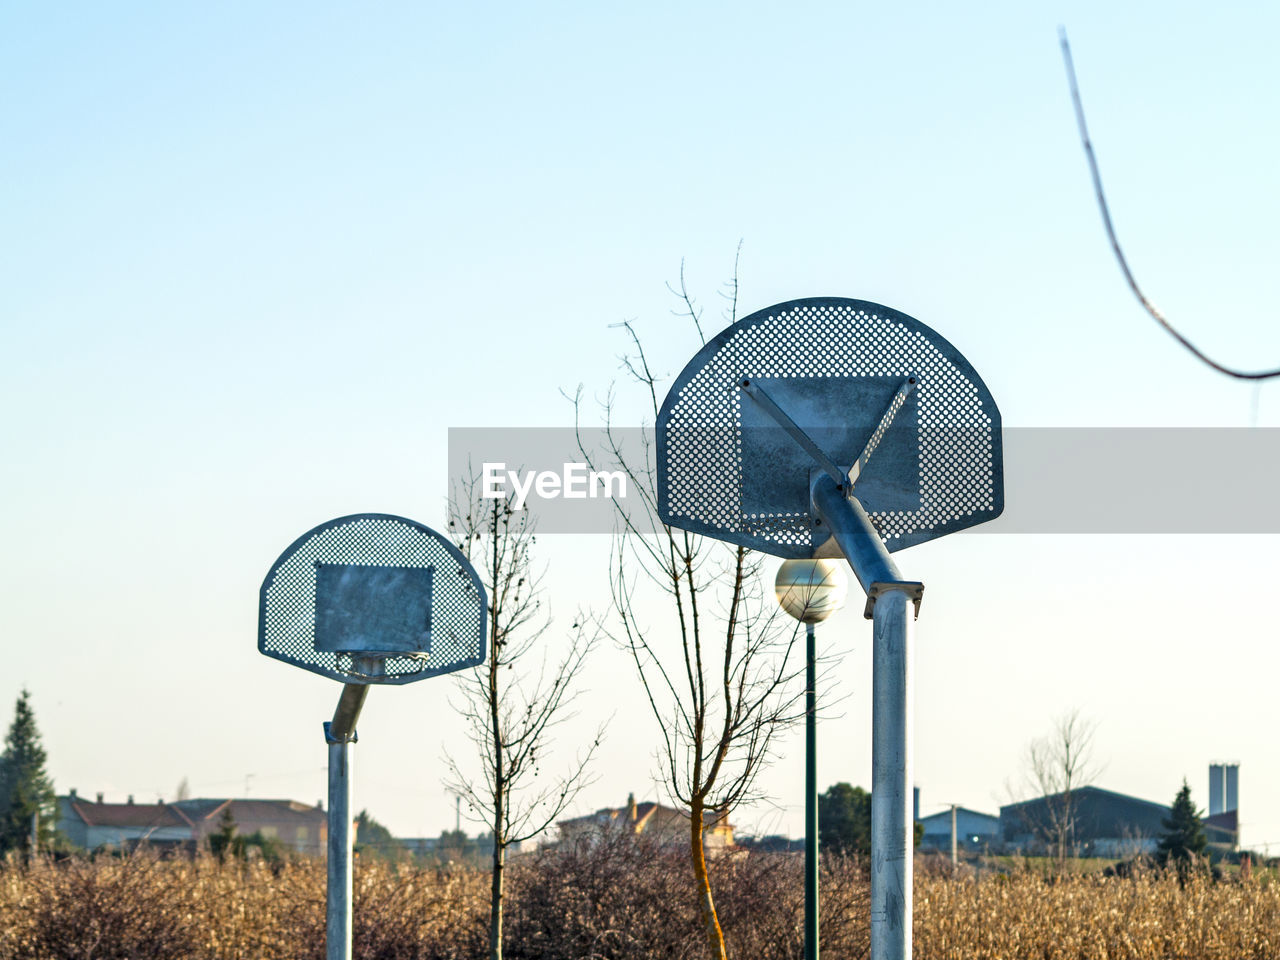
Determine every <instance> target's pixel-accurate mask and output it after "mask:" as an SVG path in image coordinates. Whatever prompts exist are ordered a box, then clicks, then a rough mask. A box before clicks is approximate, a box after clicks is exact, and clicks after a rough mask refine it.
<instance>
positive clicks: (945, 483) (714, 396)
mask: <svg viewBox="0 0 1280 960" xmlns="http://www.w3.org/2000/svg"><path fill="white" fill-rule="evenodd" d="M732 329H733V328H731V330H732ZM930 333H932V331H929V330H928V328H927V327H924V325H923V324H920V323H919V322H918V321H915V320H912V319H911V318H910V317H907V316H905V315H903V314H899V313H897V311H894V310H890V309H889V308H880V307H878V306H877V305H875V304H869V303H866V302H864V301H856V300H837V299H822V300H818V299H815V300H807V301H793V302H792V303H790V304H781V305H779V306H778V307H773V308H769V309H768V310H764V311H761V312H760V313H759V314H757V315H755V317H754V318H748V319H747V320H746V321H744V322H743V324H742V325H740V327H739V328H738V329H737V330H736V332H733V333H732V335H731V336H730V337H729V339H728V340H727V341H726V342H725V343H723V344H722V345H721V346H720V348H719V349H718V350H717V351H716V352H715V354H714V355H713V356H712V357H710V358H709V359H708V360H707V361H706V362H705V365H704V366H703V367H702V368H701V369H700V370H697V371H696V372H694V373H693V375H692V376H690V377H689V379H688V380H687V382H684V383H680V382H679V381H677V384H676V386H675V387H673V393H674V395H675V397H676V399H675V402H674V403H672V400H671V398H668V401H667V404H668V406H667V409H666V411H665V412H664V419H663V420H662V421H661V422H660V423H659V432H660V433H662V432H663V431H665V443H664V444H663V445H662V452H663V454H664V456H665V463H664V464H663V466H665V476H666V484H665V488H664V492H665V498H664V506H665V508H666V512H667V516H668V517H669V518H670V521H671V522H672V523H673V524H675V525H677V526H683V525H684V524H683V523H681V521H682V520H685V521H690V523H689V526H690V528H696V529H701V530H703V531H705V532H708V533H710V534H711V535H713V536H714V535H717V534H718V533H722V534H725V536H724V537H723V539H729V540H732V541H733V542H736V543H744V544H745V545H747V546H752V547H755V548H756V549H761V550H764V551H766V552H770V553H777V554H779V555H781V556H807V555H808V553H807V550H808V549H809V548H810V546H811V545H812V543H813V542H814V540H815V538H814V535H813V525H812V521H811V519H810V518H809V517H808V516H807V515H800V516H793V515H771V516H769V515H766V516H761V515H754V516H745V515H744V514H743V511H742V507H741V503H742V480H741V478H742V471H743V462H742V444H741V438H742V434H741V430H740V429H739V427H738V425H739V424H740V422H741V392H740V390H739V389H738V383H739V381H740V380H741V379H742V378H744V377H755V378H763V377H857V376H901V377H904V378H905V377H908V376H915V377H916V378H917V380H918V384H917V388H916V389H917V398H916V402H917V410H918V414H919V437H920V448H919V477H920V502H921V508H920V509H919V510H916V511H911V512H907V511H889V512H883V513H873V514H871V515H870V516H871V521H872V523H873V524H874V525H875V527H876V529H877V530H878V531H879V532H880V534H881V536H882V537H883V538H884V539H885V542H886V545H887V546H888V548H889V549H890V550H894V549H900V548H902V547H904V546H910V545H912V544H914V543H919V542H922V541H924V540H929V539H932V538H933V537H934V536H939V535H941V534H942V533H944V532H949V531H950V530H953V529H959V528H963V527H966V526H971V525H973V524H974V523H979V522H981V521H982V520H985V519H990V518H991V517H992V516H995V515H998V513H999V508H1000V506H1001V504H1002V498H1003V491H1002V490H1001V489H1000V479H999V473H1000V470H1001V465H1000V459H999V414H998V412H997V411H996V409H995V404H994V402H992V401H991V400H990V394H989V393H987V391H986V388H985V386H983V387H982V388H981V389H979V387H978V385H977V384H975V382H974V380H973V379H971V378H970V376H968V374H967V372H966V371H967V370H969V369H970V368H968V366H967V364H963V360H962V358H960V359H961V361H962V362H961V363H957V362H956V360H955V359H953V358H952V357H950V356H948V355H947V352H944V349H945V350H946V351H948V352H952V353H954V348H951V347H950V345H949V344H945V341H943V344H945V348H940V347H939V346H938V345H935V344H934V343H933V342H931V340H930V337H929V336H928V334H930ZM934 336H935V337H936V335H934ZM957 357H958V355H957ZM682 379H683V377H682ZM735 478H736V479H735ZM855 490H856V486H855Z"/></svg>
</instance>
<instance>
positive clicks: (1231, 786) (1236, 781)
mask: <svg viewBox="0 0 1280 960" xmlns="http://www.w3.org/2000/svg"><path fill="white" fill-rule="evenodd" d="M1224 770H1225V772H1226V775H1227V783H1226V789H1225V790H1224V791H1223V801H1224V802H1223V807H1222V812H1223V813H1230V812H1231V811H1232V810H1239V809H1240V764H1238V763H1228V764H1226V765H1225V767H1224Z"/></svg>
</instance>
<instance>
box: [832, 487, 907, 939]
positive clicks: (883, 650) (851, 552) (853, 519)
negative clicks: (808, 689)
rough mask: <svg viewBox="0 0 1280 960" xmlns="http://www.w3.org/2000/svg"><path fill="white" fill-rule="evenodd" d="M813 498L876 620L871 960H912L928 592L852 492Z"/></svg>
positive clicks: (837, 489) (834, 489)
mask: <svg viewBox="0 0 1280 960" xmlns="http://www.w3.org/2000/svg"><path fill="white" fill-rule="evenodd" d="M811 497H812V500H813V507H814V511H815V513H816V514H817V516H818V517H820V518H821V519H822V521H823V522H824V523H826V524H827V527H828V528H829V529H830V531H831V535H832V537H834V539H835V541H836V543H837V544H839V546H840V549H841V551H842V552H843V553H844V555H845V558H846V559H847V560H848V561H849V565H850V566H851V567H852V568H853V572H854V574H855V575H856V576H857V578H858V582H859V583H860V584H861V585H862V589H863V590H865V591H866V592H867V601H868V603H867V605H868V608H869V609H868V612H869V613H870V616H871V621H872V661H871V664H872V666H871V669H872V678H871V690H872V693H871V700H872V709H871V727H872V731H871V960H909V958H910V957H911V921H912V909H911V907H912V898H911V883H912V873H913V871H912V858H913V856H914V850H913V847H914V836H913V832H914V831H913V829H912V826H913V825H912V821H911V643H912V634H913V633H914V630H915V626H914V624H915V621H914V618H913V616H912V614H913V612H914V611H913V610H912V602H913V601H915V602H918V601H919V597H920V592H921V590H923V585H922V584H920V583H916V582H909V581H905V580H903V579H902V575H901V574H900V573H898V568H897V566H896V565H895V564H894V562H893V560H892V559H890V557H889V552H888V551H887V550H886V549H885V547H884V543H883V541H881V539H880V535H879V534H878V533H876V530H875V527H873V526H872V525H871V521H870V519H869V518H868V517H867V514H866V511H865V510H863V509H862V504H860V503H859V502H858V501H857V499H856V498H854V497H852V496H850V495H849V494H848V492H847V491H846V490H844V489H842V488H841V487H839V486H837V485H836V484H835V483H834V482H833V481H832V480H831V479H830V478H829V477H827V476H826V475H825V474H820V475H818V476H817V477H816V478H815V479H814V481H813V484H812V487H811Z"/></svg>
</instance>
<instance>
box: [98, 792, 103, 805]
mask: <svg viewBox="0 0 1280 960" xmlns="http://www.w3.org/2000/svg"><path fill="white" fill-rule="evenodd" d="M98 802H99V803H101V802H102V791H98Z"/></svg>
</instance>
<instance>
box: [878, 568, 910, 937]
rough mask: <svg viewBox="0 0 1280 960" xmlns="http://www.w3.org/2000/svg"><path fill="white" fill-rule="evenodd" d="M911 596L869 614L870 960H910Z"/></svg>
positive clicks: (897, 595)
mask: <svg viewBox="0 0 1280 960" xmlns="http://www.w3.org/2000/svg"><path fill="white" fill-rule="evenodd" d="M914 623H915V621H914V620H913V618H912V616H911V599H910V597H908V596H907V594H906V593H905V592H903V591H901V590H892V591H889V592H887V593H884V594H881V596H880V597H879V598H878V599H877V600H876V605H875V609H874V611H873V617H872V637H873V640H872V643H873V650H872V677H871V688H872V693H871V699H872V708H871V726H872V731H871V958H872V960H909V958H910V957H911V919H912V910H911V903H912V900H911V882H912V859H913V855H914V851H913V849H912V847H913V846H914V843H913V841H914V837H913V835H912V834H913V831H912V823H911V788H910V784H911V641H912V634H913V633H914V632H915V631H914Z"/></svg>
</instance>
